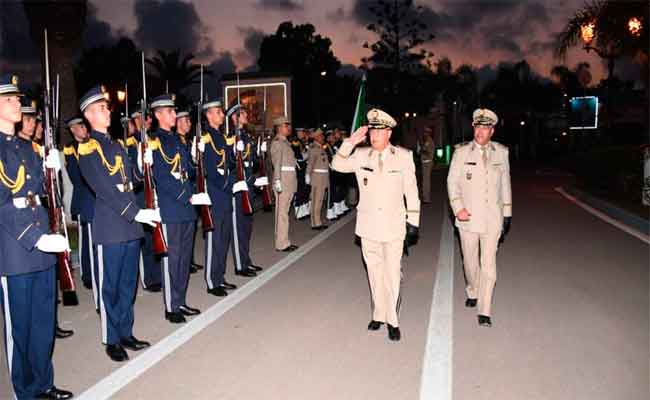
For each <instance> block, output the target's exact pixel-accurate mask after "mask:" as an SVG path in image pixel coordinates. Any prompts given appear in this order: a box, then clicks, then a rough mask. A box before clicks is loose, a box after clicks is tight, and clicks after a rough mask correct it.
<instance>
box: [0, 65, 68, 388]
mask: <svg viewBox="0 0 650 400" xmlns="http://www.w3.org/2000/svg"><path fill="white" fill-rule="evenodd" d="M17 85H18V78H17V77H16V76H15V75H13V76H12V75H7V76H4V77H2V78H0V182H1V183H2V184H1V185H0V224H1V225H2V229H0V254H2V263H0V307H1V308H2V312H3V314H4V338H5V345H6V351H5V356H6V357H7V360H6V361H7V366H8V367H9V375H10V376H11V382H12V384H13V391H14V394H15V396H16V398H17V399H21V400H22V399H25V400H27V399H30V400H31V399H69V398H71V397H72V393H70V392H68V391H65V390H61V389H57V388H56V387H55V386H54V367H53V365H52V351H53V347H54V334H55V324H56V322H55V320H56V317H55V315H56V289H55V287H56V263H57V259H56V255H55V253H59V252H62V251H65V250H67V249H68V246H69V244H68V241H67V239H66V238H65V237H64V236H62V235H57V234H48V231H49V222H48V212H47V210H46V209H45V207H43V206H42V205H41V202H40V199H39V195H43V194H44V193H43V187H44V174H43V161H42V159H41V158H40V157H39V155H38V154H37V153H36V152H35V151H34V149H33V148H32V146H31V142H30V143H29V144H28V145H23V144H20V143H19V140H22V139H18V138H17V137H16V136H14V132H15V131H14V124H15V123H17V122H20V121H21V111H20V110H21V104H20V100H19V97H20V96H22V94H21V93H20V91H19V89H18V86H17ZM23 141H24V140H23ZM44 163H45V167H46V168H54V169H55V170H56V171H58V170H60V168H61V162H60V160H59V155H58V153H57V152H53V153H52V154H51V155H49V156H48V157H47V158H46V159H45V162H44Z"/></svg>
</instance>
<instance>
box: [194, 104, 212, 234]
mask: <svg viewBox="0 0 650 400" xmlns="http://www.w3.org/2000/svg"><path fill="white" fill-rule="evenodd" d="M198 114H199V119H198V120H197V122H196V143H195V146H196V148H195V149H194V150H195V151H196V164H197V165H196V193H207V190H206V184H205V166H204V163H203V153H202V152H200V151H199V140H201V105H200V103H199V112H198ZM199 212H200V215H201V226H202V227H203V232H210V231H213V230H214V220H213V219H212V212H210V206H208V205H202V206H199Z"/></svg>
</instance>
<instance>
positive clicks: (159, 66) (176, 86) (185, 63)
mask: <svg viewBox="0 0 650 400" xmlns="http://www.w3.org/2000/svg"><path fill="white" fill-rule="evenodd" d="M193 59H194V54H192V53H189V54H186V55H185V56H184V57H181V52H180V50H173V51H169V52H167V51H164V50H158V51H157V52H156V56H155V57H153V58H150V59H147V60H146V61H145V62H146V63H147V64H148V65H150V66H151V67H152V68H153V70H154V73H155V75H154V78H155V79H157V80H158V86H161V87H163V88H165V89H168V91H169V92H170V93H179V92H180V91H181V90H182V89H184V88H186V87H187V86H189V85H192V84H195V83H200V74H201V66H200V65H199V64H194V63H192V60H193ZM205 73H208V72H207V71H206V72H205ZM166 86H167V87H166Z"/></svg>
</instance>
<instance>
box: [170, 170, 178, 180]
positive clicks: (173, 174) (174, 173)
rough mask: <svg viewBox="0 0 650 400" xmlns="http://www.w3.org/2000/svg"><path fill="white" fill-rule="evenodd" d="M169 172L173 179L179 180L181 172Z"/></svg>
mask: <svg viewBox="0 0 650 400" xmlns="http://www.w3.org/2000/svg"><path fill="white" fill-rule="evenodd" d="M170 173H171V174H172V176H173V177H174V179H176V180H177V181H180V180H181V173H180V172H170Z"/></svg>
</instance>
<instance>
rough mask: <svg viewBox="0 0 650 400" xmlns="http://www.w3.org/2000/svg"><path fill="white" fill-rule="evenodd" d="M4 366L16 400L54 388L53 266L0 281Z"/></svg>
mask: <svg viewBox="0 0 650 400" xmlns="http://www.w3.org/2000/svg"><path fill="white" fill-rule="evenodd" d="M0 282H1V285H0V305H1V306H2V311H3V313H4V320H5V326H4V340H5V345H6V347H5V349H6V356H7V365H8V366H9V373H10V375H11V381H12V383H13V387H14V393H15V394H16V397H17V398H18V399H33V398H34V397H35V396H36V395H38V394H40V393H42V392H45V391H47V390H49V389H50V388H51V387H52V386H54V368H53V366H52V348H53V345H54V325H55V322H54V321H55V307H56V301H55V292H56V290H55V286H56V266H54V265H53V266H52V267H50V268H48V269H46V270H43V271H38V272H30V273H26V274H19V275H10V276H3V277H0Z"/></svg>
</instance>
